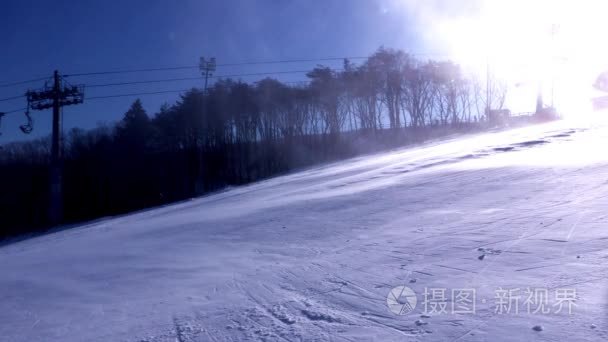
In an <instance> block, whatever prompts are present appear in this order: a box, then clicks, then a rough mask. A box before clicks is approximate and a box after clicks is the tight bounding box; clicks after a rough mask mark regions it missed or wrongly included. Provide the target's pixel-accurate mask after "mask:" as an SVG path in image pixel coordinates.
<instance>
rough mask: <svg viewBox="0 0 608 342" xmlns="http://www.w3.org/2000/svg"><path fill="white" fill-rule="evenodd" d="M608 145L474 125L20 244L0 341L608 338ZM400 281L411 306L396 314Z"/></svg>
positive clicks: (606, 128) (556, 133) (6, 252)
mask: <svg viewBox="0 0 608 342" xmlns="http://www.w3.org/2000/svg"><path fill="white" fill-rule="evenodd" d="M607 140H608V125H606V124H602V123H594V124H588V123H578V124H572V123H567V122H560V123H553V124H548V125H542V126H535V127H528V128H524V129H518V130H513V131H508V132H499V133H489V134H483V135H478V136H472V137H471V136H470V137H466V138H462V139H454V140H451V141H447V142H441V143H434V144H428V145H424V146H422V147H419V148H414V149H401V150H395V151H392V152H390V153H383V154H378V155H373V156H366V157H361V158H357V159H352V160H349V161H346V162H341V163H336V164H332V165H327V166H324V167H320V168H315V169H311V170H307V171H304V172H299V173H295V174H292V175H288V176H284V177H279V178H275V179H272V180H268V181H265V182H261V183H257V184H254V185H251V186H246V187H241V188H235V189H232V190H230V191H226V192H223V193H219V194H216V195H213V196H209V197H205V198H201V199H196V200H192V201H189V202H185V203H180V204H177V205H173V206H168V207H164V208H160V209H156V210H151V211H145V212H141V213H138V214H134V215H129V216H124V217H120V218H115V219H108V220H104V221H101V222H97V223H94V224H90V225H86V226H82V227H78V228H75V229H71V230H66V231H62V232H58V233H55V234H50V235H46V236H42V237H39V238H34V239H29V240H26V241H22V242H19V243H14V244H12V245H8V246H5V247H2V248H0V340H2V341H11V342H19V341H28V342H29V341H62V342H65V341H125V342H135V341H149V342H160V341H179V342H185V341H224V340H232V341H240V340H267V341H275V340H277V341H280V340H283V341H298V340H320V341H325V340H335V341H341V340H346V341H355V340H356V341H359V340H370V341H371V340H378V341H396V340H399V341H408V340H411V341H418V340H422V341H503V340H504V341H506V340H521V341H524V340H526V341H564V340H568V341H591V340H606V339H608V314H607V311H608V268H607V267H606V264H608V227H607V226H606V223H607V222H608V212H607V211H606V208H608V153H607V152H606V147H605V146H606V142H607ZM403 285H405V286H408V287H409V288H411V289H412V290H413V291H414V292H415V293H416V294H417V302H418V303H417V306H416V308H415V310H414V311H413V312H411V313H409V314H405V315H397V314H394V313H392V312H391V311H390V310H389V307H388V306H387V296H389V292H390V291H391V289H392V288H394V287H396V286H403ZM528 288H530V289H537V290H538V292H539V293H541V295H540V298H537V299H536V300H534V301H532V302H530V301H528V303H527V304H526V299H528V298H527V297H528V296H527V294H526V290H527V289H528ZM425 289H426V292H431V291H432V292H434V293H435V294H436V295H434V296H432V297H431V296H425V295H424V293H425ZM441 289H445V297H446V298H445V300H443V298H442V296H441V295H440V294H441ZM458 289H465V290H469V292H468V293H471V292H472V291H471V290H474V294H475V304H476V305H475V310H474V312H468V313H467V312H464V313H463V312H460V313H458V312H455V311H458V309H459V308H460V309H463V308H464V309H466V308H468V309H469V310H470V309H471V308H470V305H468V306H467V305H466V304H467V302H466V301H462V300H461V299H462V298H456V294H458V293H464V292H462V291H460V290H458ZM516 289H519V290H520V291H519V292H518V291H516ZM452 290H454V291H455V292H454V293H452ZM506 290H510V291H511V296H510V297H509V299H510V301H509V302H510V303H511V304H512V306H511V307H510V308H508V307H506V306H505V305H504V302H503V299H504V297H502V295H500V294H504V292H501V291H506ZM543 290H544V291H546V293H547V296H548V297H547V301H546V303H545V302H544V300H543V299H542V298H544V297H543V296H542V293H545V292H543ZM459 291H460V292H459ZM573 291H575V294H574V295H573ZM560 293H561V294H562V298H561V299H560V298H556V295H559V294H560ZM453 294H454V296H452V295H453ZM565 294H568V296H566V297H564V296H565ZM517 296H520V297H519V298H518V297H517ZM500 298H503V299H500ZM564 298H566V299H567V300H564ZM400 302H401V303H403V298H402V299H400ZM516 303H517V304H518V310H517V312H516V310H515V304H516ZM560 303H561V305H562V310H561V312H557V311H558V310H557V309H558V308H560V305H558V304H560ZM452 304H454V308H453V307H452ZM469 304H470V303H469ZM572 304H573V307H572V306H571V307H570V308H568V305H572ZM442 305H445V306H442ZM527 305H528V306H530V307H531V308H530V307H527ZM397 306H398V305H397ZM465 307H466V308H465ZM433 308H434V309H435V310H433ZM442 308H445V310H442ZM507 309H509V310H508V311H507ZM569 309H570V312H568V311H569ZM534 310H539V311H540V312H536V313H534V312H533V311H534ZM543 310H549V312H545V313H543V312H542V311H543ZM442 311H445V312H442ZM461 311H462V310H461ZM535 326H536V329H534V327H535Z"/></svg>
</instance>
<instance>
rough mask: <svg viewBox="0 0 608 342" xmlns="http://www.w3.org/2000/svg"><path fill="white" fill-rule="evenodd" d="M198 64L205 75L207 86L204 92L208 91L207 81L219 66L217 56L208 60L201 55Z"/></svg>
mask: <svg viewBox="0 0 608 342" xmlns="http://www.w3.org/2000/svg"><path fill="white" fill-rule="evenodd" d="M198 66H199V69H200V70H201V73H202V75H203V77H204V78H205V88H203V92H204V93H207V82H208V80H209V77H211V76H212V75H213V72H214V71H215V68H216V66H217V64H216V63H215V57H211V58H210V59H209V60H208V61H207V60H206V59H205V57H201V60H200V63H199V65H198Z"/></svg>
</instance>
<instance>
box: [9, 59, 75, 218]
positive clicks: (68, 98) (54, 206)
mask: <svg viewBox="0 0 608 342" xmlns="http://www.w3.org/2000/svg"><path fill="white" fill-rule="evenodd" d="M63 83H66V84H65V85H64V84H62V77H61V76H60V75H59V72H58V71H57V70H55V72H54V73H53V80H52V84H53V85H52V87H48V86H47V85H45V87H44V88H42V89H39V90H29V91H28V92H27V93H26V94H25V96H26V97H27V110H26V112H25V116H26V117H27V119H28V123H27V124H26V125H23V126H21V130H22V131H23V132H24V133H30V132H31V131H32V129H33V126H32V120H31V117H30V115H29V111H30V109H33V110H45V109H49V108H52V109H53V132H52V136H51V174H50V185H51V187H50V188H51V198H50V206H49V221H50V223H51V224H53V225H56V224H59V223H61V220H62V219H63V191H62V184H63V182H62V175H63V164H62V146H61V145H62V144H61V142H62V137H61V107H63V106H69V105H75V104H80V103H83V101H84V86H83V85H79V86H70V85H67V82H63Z"/></svg>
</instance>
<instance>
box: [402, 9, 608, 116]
mask: <svg viewBox="0 0 608 342" xmlns="http://www.w3.org/2000/svg"><path fill="white" fill-rule="evenodd" d="M415 2H416V1H413V0H403V2H402V4H405V5H406V7H407V9H408V10H409V11H415V12H417V14H416V15H417V16H418V17H419V25H421V26H423V28H422V30H425V29H427V30H428V31H429V32H427V34H426V37H427V44H428V45H429V46H430V47H431V48H439V49H443V50H444V51H445V50H447V54H448V55H449V56H450V58H453V59H454V60H456V61H457V62H458V63H459V64H461V65H462V66H463V67H464V68H465V69H468V70H470V71H471V72H473V73H476V74H478V75H479V76H481V77H485V75H486V74H487V72H488V69H489V70H490V72H491V74H492V75H493V77H496V78H500V79H502V80H504V81H506V82H507V83H508V84H509V94H508V97H509V98H508V99H507V105H508V106H515V107H517V106H518V105H522V108H523V107H525V108H529V109H532V110H533V108H534V101H535V97H536V94H537V92H538V89H539V87H540V89H541V91H542V94H543V98H544V99H545V104H547V105H551V104H552V103H553V102H554V105H555V106H556V107H557V108H558V110H559V111H560V112H561V113H563V114H566V115H568V114H572V115H579V113H580V112H581V111H584V110H585V109H587V108H590V98H591V97H593V96H594V94H593V92H594V90H593V87H592V84H593V83H594V81H595V78H596V77H597V76H598V75H599V74H600V73H601V72H602V71H604V70H608V43H605V42H606V41H607V38H608V37H607V34H606V33H605V29H603V26H605V23H606V17H608V1H606V0H577V1H574V0H509V1H503V0H479V1H473V2H468V3H467V5H468V6H470V7H471V6H472V8H473V9H471V8H469V9H467V11H464V12H462V11H461V12H459V13H458V14H454V15H451V14H450V13H446V12H445V11H442V6H444V5H445V3H444V2H442V1H429V2H428V4H429V5H428V6H427V7H424V6H421V5H420V2H417V4H415ZM471 4H474V6H473V5H471ZM515 110H517V109H515Z"/></svg>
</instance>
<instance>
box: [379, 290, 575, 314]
mask: <svg viewBox="0 0 608 342" xmlns="http://www.w3.org/2000/svg"><path fill="white" fill-rule="evenodd" d="M486 294H487V293H486ZM488 297H489V296H488ZM478 301H479V299H478V298H477V293H476V290H475V289H473V288H453V289H448V288H436V287H432V288H429V287H425V288H424V293H422V294H421V310H422V313H423V314H425V315H430V314H433V315H440V314H475V313H476V309H477V303H478ZM492 301H493V302H492ZM577 301H578V295H577V293H576V289H574V288H553V289H548V288H529V287H528V288H503V287H499V288H497V289H495V291H494V296H493V298H492V297H489V298H481V300H480V303H481V304H483V305H487V306H491V305H493V311H494V313H495V314H499V315H504V314H516V315H517V314H520V313H527V314H545V315H546V314H568V315H572V312H573V310H574V309H575V308H576V307H577ZM386 304H387V306H388V308H389V310H391V312H393V313H394V314H396V315H407V314H409V313H410V312H412V311H414V310H415V309H416V305H417V304H418V298H417V297H416V293H415V292H414V290H412V289H411V288H409V287H407V286H397V287H394V288H393V289H391V291H390V292H389V293H388V296H387V297H386Z"/></svg>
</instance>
